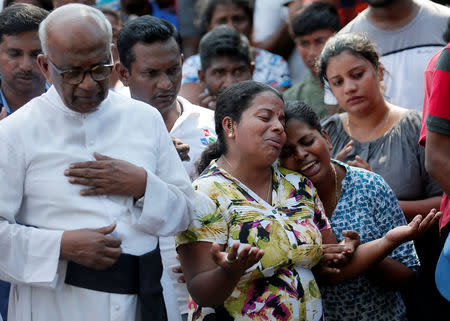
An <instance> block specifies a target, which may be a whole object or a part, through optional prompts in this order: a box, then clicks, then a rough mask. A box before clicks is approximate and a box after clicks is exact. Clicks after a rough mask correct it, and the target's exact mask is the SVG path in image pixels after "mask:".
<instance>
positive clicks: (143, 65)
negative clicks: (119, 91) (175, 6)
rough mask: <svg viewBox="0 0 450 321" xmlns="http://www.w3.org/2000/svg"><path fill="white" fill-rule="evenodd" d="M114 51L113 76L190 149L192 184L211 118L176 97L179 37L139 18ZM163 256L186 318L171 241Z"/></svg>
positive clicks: (211, 134)
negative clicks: (153, 110) (116, 61)
mask: <svg viewBox="0 0 450 321" xmlns="http://www.w3.org/2000/svg"><path fill="white" fill-rule="evenodd" d="M117 47H118V50H119V56H120V63H119V64H117V65H116V71H117V73H118V74H119V78H120V80H121V81H122V82H123V84H124V85H125V86H127V87H129V89H130V94H131V97H132V98H135V99H137V100H141V101H143V102H146V103H148V104H150V105H152V106H154V107H155V108H156V109H158V110H159V112H160V113H161V115H162V117H163V119H164V122H165V124H166V127H167V130H168V131H169V132H170V135H171V136H172V137H176V138H177V139H179V140H181V141H182V142H183V143H185V144H188V145H189V148H190V149H189V153H188V156H189V158H188V160H186V161H183V164H184V166H185V169H186V171H187V173H188V174H189V176H190V178H191V179H192V180H193V179H195V178H196V177H197V176H198V173H197V171H196V162H197V161H198V160H199V159H200V156H201V153H202V152H203V151H204V150H205V149H206V148H207V147H208V145H209V144H210V143H212V142H214V141H215V140H216V134H215V126H214V112H213V111H212V110H209V109H206V108H203V107H200V106H197V105H194V104H191V103H190V102H189V101H188V100H186V99H184V98H183V97H180V96H178V92H179V90H180V86H181V75H182V74H181V70H182V65H183V54H182V52H181V48H182V47H181V43H180V36H179V34H178V31H177V30H176V28H175V27H174V26H173V25H172V24H171V23H170V22H167V21H165V20H163V19H159V18H156V17H152V16H142V17H139V18H136V19H134V20H133V21H131V22H129V23H128V24H126V25H125V26H124V27H123V29H122V30H121V31H120V33H119V35H118V40H117ZM180 156H182V155H180ZM161 253H162V257H163V263H164V267H165V268H166V270H167V271H168V272H169V274H170V276H171V277H172V281H173V285H174V288H175V291H176V294H177V297H178V303H179V306H180V313H181V314H186V313H187V299H188V296H189V294H188V292H187V290H186V285H185V284H180V283H178V282H177V275H176V274H174V273H173V272H172V271H171V269H172V268H173V267H175V266H178V265H179V262H178V260H177V259H176V255H177V254H176V251H175V241H174V239H173V238H162V239H161Z"/></svg>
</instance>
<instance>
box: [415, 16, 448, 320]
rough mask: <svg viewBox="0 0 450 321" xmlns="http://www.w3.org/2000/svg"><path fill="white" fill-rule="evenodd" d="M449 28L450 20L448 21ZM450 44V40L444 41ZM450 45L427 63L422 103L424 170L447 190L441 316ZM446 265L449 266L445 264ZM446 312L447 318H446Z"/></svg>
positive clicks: (445, 289)
mask: <svg viewBox="0 0 450 321" xmlns="http://www.w3.org/2000/svg"><path fill="white" fill-rule="evenodd" d="M449 26H450V20H449ZM445 40H447V41H450V39H445ZM449 88H450V44H447V46H445V47H444V48H442V49H441V50H440V51H439V52H438V53H437V54H436V55H434V56H433V58H432V59H431V60H430V62H429V63H428V66H427V69H426V70H425V95H424V96H425V98H424V103H423V119H422V130H421V133H420V139H419V144H421V145H422V146H423V145H425V167H426V169H427V171H428V173H429V174H430V175H431V177H433V178H434V179H435V180H436V182H437V183H438V184H439V185H440V186H441V187H442V189H443V190H444V197H443V198H442V203H441V211H442V212H443V216H442V218H441V221H440V224H439V225H440V226H439V227H440V240H441V246H440V248H441V249H442V252H441V255H440V259H439V263H438V265H437V268H436V285H437V288H438V289H439V291H440V293H441V294H442V296H444V297H445V299H443V298H442V297H438V298H437V300H438V303H439V305H440V310H441V311H442V312H441V313H442V316H443V317H444V316H448V311H450V289H449V282H448V280H449V275H450V269H449V266H448V262H449V259H450V253H449V248H450V245H449V244H450V241H449V240H450V239H449V236H448V235H449V231H450V201H449V198H448V196H449V195H450V183H449V180H448V177H449V176H448V175H449V174H450V163H449V159H450V154H449V152H450V92H449ZM446 262H447V263H446ZM445 312H446V313H447V314H445Z"/></svg>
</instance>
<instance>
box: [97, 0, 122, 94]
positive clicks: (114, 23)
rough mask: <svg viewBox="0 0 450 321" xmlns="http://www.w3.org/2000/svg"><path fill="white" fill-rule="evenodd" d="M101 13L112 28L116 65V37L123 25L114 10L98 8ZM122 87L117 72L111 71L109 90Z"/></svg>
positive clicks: (117, 57)
mask: <svg viewBox="0 0 450 321" xmlns="http://www.w3.org/2000/svg"><path fill="white" fill-rule="evenodd" d="M99 9H100V11H101V12H103V14H104V15H105V17H106V19H108V21H109V23H110V24H111V27H112V33H113V36H112V44H113V46H112V48H111V50H112V54H113V61H114V64H117V63H118V62H119V52H118V51H117V35H118V34H119V32H120V30H122V27H123V24H122V18H121V17H120V13H119V12H118V11H116V10H114V9H111V8H106V7H101V8H99ZM122 87H123V84H122V82H121V81H120V80H119V76H118V75H117V72H116V70H115V69H113V70H112V72H111V76H110V77H109V88H111V89H115V90H120V88H122Z"/></svg>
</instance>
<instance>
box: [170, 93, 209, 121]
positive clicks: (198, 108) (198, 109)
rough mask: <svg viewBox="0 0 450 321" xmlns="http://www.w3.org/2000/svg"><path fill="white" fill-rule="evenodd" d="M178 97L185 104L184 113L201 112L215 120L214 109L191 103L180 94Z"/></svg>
mask: <svg viewBox="0 0 450 321" xmlns="http://www.w3.org/2000/svg"><path fill="white" fill-rule="evenodd" d="M177 99H178V100H179V101H180V102H181V104H182V105H183V113H184V112H186V113H189V114H193V113H196V114H199V115H201V116H203V117H208V118H212V119H213V121H214V111H213V110H211V109H208V108H205V107H202V106H199V105H196V104H193V103H191V102H190V101H189V100H187V99H186V98H183V97H181V96H178V97H177Z"/></svg>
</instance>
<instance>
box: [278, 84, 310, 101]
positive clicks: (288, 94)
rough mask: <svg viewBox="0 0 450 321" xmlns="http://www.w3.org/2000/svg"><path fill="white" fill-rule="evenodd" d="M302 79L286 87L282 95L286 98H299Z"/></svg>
mask: <svg viewBox="0 0 450 321" xmlns="http://www.w3.org/2000/svg"><path fill="white" fill-rule="evenodd" d="M304 82H305V81H304V80H302V81H300V82H298V83H296V84H295V85H293V86H292V87H291V88H288V89H287V90H286V91H285V92H284V93H283V97H284V99H286V100H300V99H301V92H302V89H303V86H304Z"/></svg>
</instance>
